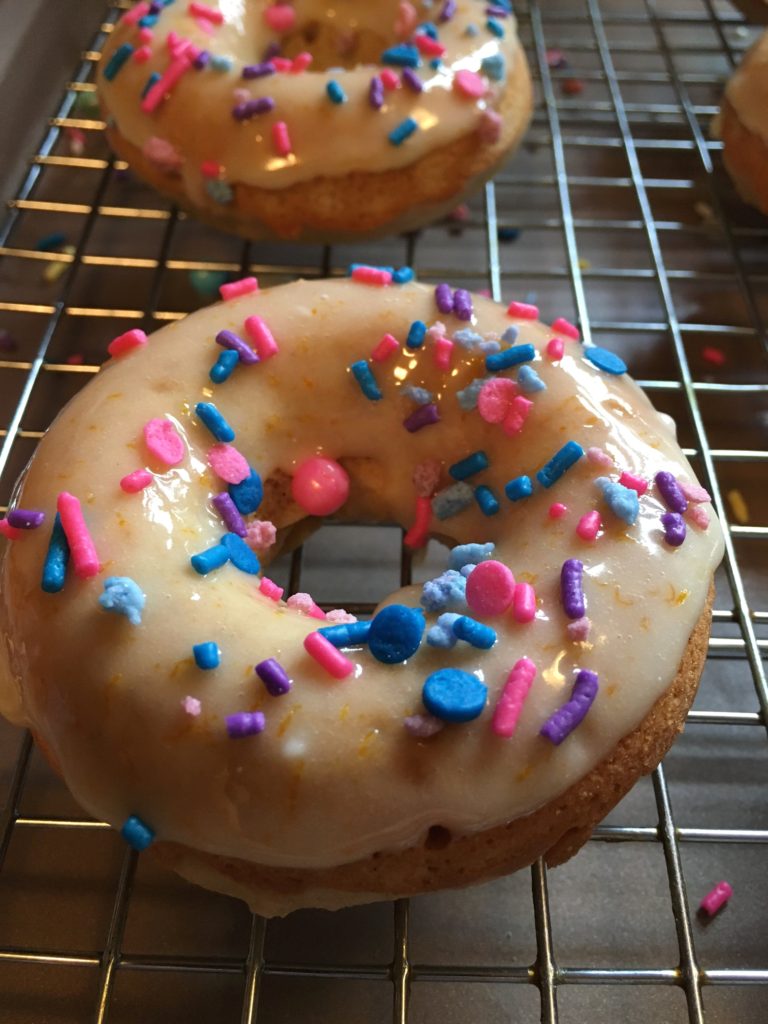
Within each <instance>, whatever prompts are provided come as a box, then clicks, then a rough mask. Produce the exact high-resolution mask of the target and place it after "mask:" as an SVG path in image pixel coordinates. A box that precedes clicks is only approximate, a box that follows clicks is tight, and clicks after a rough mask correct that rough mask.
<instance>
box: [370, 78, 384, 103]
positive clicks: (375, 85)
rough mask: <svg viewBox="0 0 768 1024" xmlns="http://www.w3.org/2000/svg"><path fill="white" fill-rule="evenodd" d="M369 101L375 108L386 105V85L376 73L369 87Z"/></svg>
mask: <svg viewBox="0 0 768 1024" xmlns="http://www.w3.org/2000/svg"><path fill="white" fill-rule="evenodd" d="M368 102H369V103H370V105H371V106H372V107H373V109H374V110H379V109H380V108H381V107H382V106H383V105H384V86H383V85H382V82H381V79H380V78H379V76H378V75H374V77H373V78H372V79H371V84H370V86H369V87H368Z"/></svg>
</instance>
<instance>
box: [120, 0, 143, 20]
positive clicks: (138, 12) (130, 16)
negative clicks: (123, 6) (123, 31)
mask: <svg viewBox="0 0 768 1024" xmlns="http://www.w3.org/2000/svg"><path fill="white" fill-rule="evenodd" d="M148 11H149V4H148V3H145V2H144V0H142V2H141V3H138V4H136V6H135V7H134V8H133V9H132V10H130V11H126V12H125V14H124V15H123V16H122V18H121V19H120V21H121V23H122V24H123V25H135V24H136V22H137V21H138V20H139V18H143V17H144V15H145V14H147V13H148Z"/></svg>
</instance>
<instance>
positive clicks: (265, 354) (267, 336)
mask: <svg viewBox="0 0 768 1024" xmlns="http://www.w3.org/2000/svg"><path fill="white" fill-rule="evenodd" d="M245 330H246V332H247V334H248V336H249V338H250V339H251V341H252V342H253V344H254V345H255V346H256V351H257V352H258V353H259V359H269V357H270V356H274V355H276V354H277V352H278V348H277V342H276V341H275V338H274V335H273V334H272V331H270V329H269V327H267V325H266V323H265V322H264V321H263V320H262V318H261V317H260V316H249V317H248V319H247V320H246V321H245Z"/></svg>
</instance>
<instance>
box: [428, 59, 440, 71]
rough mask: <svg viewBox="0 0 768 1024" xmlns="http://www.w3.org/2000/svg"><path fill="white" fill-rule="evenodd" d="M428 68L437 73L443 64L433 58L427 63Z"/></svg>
mask: <svg viewBox="0 0 768 1024" xmlns="http://www.w3.org/2000/svg"><path fill="white" fill-rule="evenodd" d="M429 66H430V67H431V68H433V69H434V70H435V71H439V70H440V68H441V67H442V66H443V62H442V61H441V60H440V58H439V57H433V58H432V60H431V61H430V62H429Z"/></svg>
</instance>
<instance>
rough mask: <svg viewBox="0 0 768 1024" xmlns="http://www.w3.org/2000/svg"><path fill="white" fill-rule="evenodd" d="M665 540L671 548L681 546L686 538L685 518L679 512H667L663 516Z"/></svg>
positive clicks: (662, 523)
mask: <svg viewBox="0 0 768 1024" xmlns="http://www.w3.org/2000/svg"><path fill="white" fill-rule="evenodd" d="M661 525H662V526H663V527H664V540H665V541H666V542H667V544H669V546H670V547H671V548H679V547H680V545H681V544H682V543H683V541H684V540H685V520H684V519H683V517H682V516H681V515H680V513H679V512H665V513H664V515H663V516H662V517H661Z"/></svg>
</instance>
